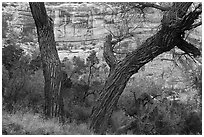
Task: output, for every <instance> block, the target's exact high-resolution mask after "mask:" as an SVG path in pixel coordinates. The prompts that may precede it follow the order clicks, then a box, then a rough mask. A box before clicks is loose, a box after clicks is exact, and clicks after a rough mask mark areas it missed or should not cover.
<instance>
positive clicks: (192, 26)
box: [189, 21, 202, 30]
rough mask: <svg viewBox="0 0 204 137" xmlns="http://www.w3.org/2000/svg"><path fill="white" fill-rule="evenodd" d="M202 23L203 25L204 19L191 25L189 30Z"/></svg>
mask: <svg viewBox="0 0 204 137" xmlns="http://www.w3.org/2000/svg"><path fill="white" fill-rule="evenodd" d="M200 25H202V21H201V22H198V23H195V24H193V25H191V27H190V28H189V30H191V29H194V28H196V27H198V26H200Z"/></svg>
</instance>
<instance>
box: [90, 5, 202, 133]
mask: <svg viewBox="0 0 204 137" xmlns="http://www.w3.org/2000/svg"><path fill="white" fill-rule="evenodd" d="M191 4H192V3H173V6H172V8H170V9H169V10H168V11H167V12H166V14H165V15H164V16H163V19H162V23H161V29H160V30H159V31H158V32H157V33H156V34H155V35H154V36H152V37H150V38H148V39H147V40H146V41H145V42H144V43H143V44H142V45H141V46H139V47H138V48H137V49H136V50H134V51H133V52H131V53H129V54H128V55H127V56H126V57H125V58H124V59H123V60H121V61H117V60H116V58H115V56H114V54H113V50H112V48H113V42H112V37H111V35H108V36H107V37H106V39H105V43H104V58H105V59H106V62H107V64H108V65H109V67H110V74H109V77H108V79H107V80H106V83H105V86H104V88H103V89H102V91H101V94H100V97H99V99H98V103H97V105H96V107H95V108H94V110H93V113H92V116H91V118H92V122H91V125H90V128H91V129H93V130H94V132H95V133H97V134H105V132H106V129H107V127H108V126H107V121H108V120H109V118H110V116H111V114H112V111H113V107H114V106H115V105H116V104H117V102H118V99H119V97H120V95H121V94H122V92H123V90H124V88H125V86H126V84H127V82H128V80H129V78H130V77H131V76H132V75H133V74H135V73H137V72H138V70H139V69H140V68H141V67H142V66H143V65H145V64H146V63H148V62H149V61H151V60H153V59H154V58H155V57H157V56H158V55H160V54H162V53H164V52H167V51H170V50H171V49H172V48H174V47H175V46H177V47H178V48H180V49H182V50H183V51H185V52H188V53H192V54H193V55H194V56H197V55H200V52H199V50H198V49H197V48H196V47H194V46H193V45H192V44H190V43H188V42H186V41H185V40H184V39H183V35H184V31H185V30H189V29H191V28H192V24H193V23H194V20H195V19H197V18H198V16H199V15H200V14H201V11H199V10H197V11H194V12H191V13H188V14H187V10H188V8H189V7H190V5H191Z"/></svg>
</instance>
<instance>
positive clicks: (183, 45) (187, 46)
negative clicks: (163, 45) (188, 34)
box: [177, 39, 201, 57]
mask: <svg viewBox="0 0 204 137" xmlns="http://www.w3.org/2000/svg"><path fill="white" fill-rule="evenodd" d="M177 47H178V48H179V49H181V50H183V51H184V52H185V53H188V54H189V53H190V54H193V56H194V57H197V56H200V55H201V52H200V50H199V49H198V48H197V47H195V46H194V45H193V44H191V43H188V42H187V41H185V40H183V39H180V40H179V43H178V45H177Z"/></svg>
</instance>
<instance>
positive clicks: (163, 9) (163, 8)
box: [138, 2, 170, 11]
mask: <svg viewBox="0 0 204 137" xmlns="http://www.w3.org/2000/svg"><path fill="white" fill-rule="evenodd" d="M138 4H140V5H141V6H142V7H152V8H155V9H159V10H161V11H167V10H169V9H170V7H163V6H160V5H157V4H154V3H147V2H138Z"/></svg>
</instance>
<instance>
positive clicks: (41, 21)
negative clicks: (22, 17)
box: [29, 2, 63, 120]
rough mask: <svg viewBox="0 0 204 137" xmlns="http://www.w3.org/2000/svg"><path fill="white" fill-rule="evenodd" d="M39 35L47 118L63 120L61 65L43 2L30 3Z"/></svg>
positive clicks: (51, 24) (51, 23)
mask: <svg viewBox="0 0 204 137" xmlns="http://www.w3.org/2000/svg"><path fill="white" fill-rule="evenodd" d="M29 4H30V8H31V13H32V15H33V18H34V21H35V24H36V27H37V34H38V42H39V47H40V54H41V59H42V64H43V74H44V79H45V87H44V93H45V108H44V113H45V115H46V116H47V117H59V118H61V120H62V118H63V101H62V96H61V89H60V88H61V78H62V77H61V75H62V72H61V64H60V60H59V56H58V53H57V49H56V42H55V38H54V31H53V25H54V24H53V21H52V19H51V18H50V17H49V16H48V15H47V13H46V9H45V5H44V3H43V2H30V3H29Z"/></svg>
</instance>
